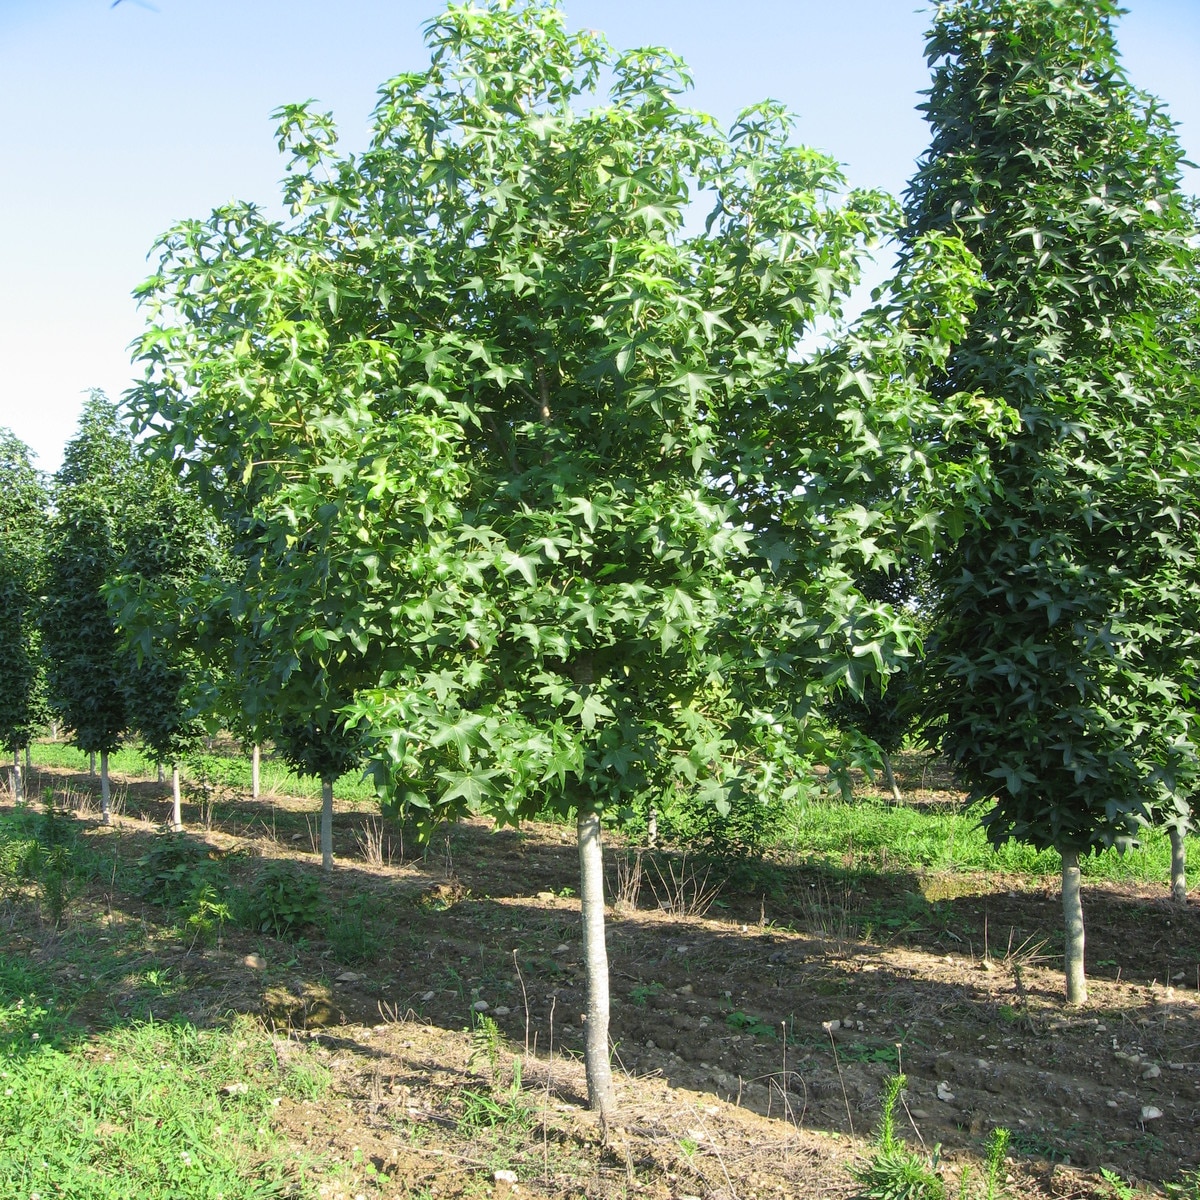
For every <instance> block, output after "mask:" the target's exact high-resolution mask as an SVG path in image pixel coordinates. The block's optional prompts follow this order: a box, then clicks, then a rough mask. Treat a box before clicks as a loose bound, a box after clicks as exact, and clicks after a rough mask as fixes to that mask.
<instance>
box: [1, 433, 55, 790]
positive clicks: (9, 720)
mask: <svg viewBox="0 0 1200 1200" xmlns="http://www.w3.org/2000/svg"><path fill="white" fill-rule="evenodd" d="M46 516H47V496H46V488H45V485H44V483H43V481H42V477H41V474H40V473H39V472H38V470H37V469H36V468H35V467H34V465H33V460H32V455H31V453H30V450H29V447H28V446H26V445H25V444H24V442H22V441H20V440H19V439H18V438H17V437H15V436H14V435H13V433H12V432H11V431H10V430H8V429H0V664H2V672H3V679H4V685H3V687H2V688H0V746H3V747H4V748H5V750H7V751H8V753H9V754H11V755H12V787H13V798H14V800H16V801H20V800H22V799H23V798H24V791H23V782H22V778H21V751H22V750H27V749H28V746H29V743H30V741H31V740H32V738H33V735H34V733H35V732H36V730H37V729H38V727H39V726H40V725H41V724H42V719H43V717H44V716H45V713H44V707H45V705H44V666H43V663H42V656H41V648H40V644H39V643H40V639H39V637H38V631H37V606H38V597H39V594H40V589H41V585H42V573H43V568H44V550H45V545H44V531H45V527H46Z"/></svg>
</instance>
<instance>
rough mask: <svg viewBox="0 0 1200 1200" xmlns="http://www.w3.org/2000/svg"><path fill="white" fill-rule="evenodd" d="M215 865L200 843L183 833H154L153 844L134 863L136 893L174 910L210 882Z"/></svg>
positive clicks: (207, 850) (207, 851) (206, 848)
mask: <svg viewBox="0 0 1200 1200" xmlns="http://www.w3.org/2000/svg"><path fill="white" fill-rule="evenodd" d="M216 866H217V864H216V863H215V862H213V860H212V859H210V857H209V848H208V847H207V846H206V845H205V844H204V843H203V842H197V841H194V840H193V839H192V838H190V837H188V836H187V834H183V833H171V832H165V833H159V834H156V835H155V838H154V845H153V846H152V847H151V848H150V850H149V851H148V852H147V853H146V854H143V855H142V857H141V858H139V859H138V860H137V869H138V876H139V880H140V887H139V889H138V891H139V894H140V895H141V896H142V897H143V898H144V899H146V900H149V901H150V902H151V903H152V904H161V905H162V906H163V907H164V908H175V907H177V906H180V905H182V904H183V903H184V902H185V901H186V900H187V899H188V898H189V897H190V896H192V895H194V894H195V893H196V891H197V890H198V889H199V888H200V887H202V886H203V885H204V884H205V883H208V882H212V881H213V877H214V876H215V875H216Z"/></svg>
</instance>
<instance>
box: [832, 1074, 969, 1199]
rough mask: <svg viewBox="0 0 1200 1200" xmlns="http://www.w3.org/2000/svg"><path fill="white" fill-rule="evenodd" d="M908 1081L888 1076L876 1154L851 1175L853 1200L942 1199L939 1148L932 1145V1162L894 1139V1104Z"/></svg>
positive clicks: (942, 1188)
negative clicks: (857, 1187) (853, 1181)
mask: <svg viewBox="0 0 1200 1200" xmlns="http://www.w3.org/2000/svg"><path fill="white" fill-rule="evenodd" d="M905 1083H907V1080H906V1079H905V1077H904V1076H903V1075H891V1076H889V1077H888V1079H887V1081H886V1082H885V1084H884V1092H883V1111H882V1114H881V1116H880V1120H879V1136H878V1138H877V1139H876V1143H875V1153H874V1154H873V1155H872V1156H871V1159H870V1161H869V1162H868V1163H866V1165H865V1166H862V1167H857V1168H855V1169H854V1170H853V1171H852V1172H851V1174H852V1175H853V1176H854V1180H855V1182H856V1183H858V1185H859V1190H858V1191H857V1192H855V1193H854V1196H855V1200H944V1198H945V1195H946V1188H945V1185H944V1184H943V1183H942V1181H941V1179H940V1178H939V1177H938V1175H937V1164H938V1154H939V1151H940V1149H941V1147H940V1146H935V1147H934V1150H933V1158H932V1161H930V1162H928V1163H927V1162H926V1161H925V1158H924V1156H923V1155H920V1154H917V1153H916V1152H915V1151H912V1150H910V1149H909V1148H908V1147H907V1146H906V1145H905V1144H904V1140H903V1139H902V1138H899V1137H897V1136H896V1104H897V1102H898V1100H899V1099H900V1093H901V1091H903V1089H904V1085H905Z"/></svg>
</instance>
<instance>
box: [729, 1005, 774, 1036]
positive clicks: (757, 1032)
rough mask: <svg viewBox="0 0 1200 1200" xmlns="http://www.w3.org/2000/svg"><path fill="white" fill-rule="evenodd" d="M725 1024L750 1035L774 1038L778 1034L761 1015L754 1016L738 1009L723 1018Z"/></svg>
mask: <svg viewBox="0 0 1200 1200" xmlns="http://www.w3.org/2000/svg"><path fill="white" fill-rule="evenodd" d="M725 1024H726V1025H728V1026H729V1028H730V1029H740V1030H741V1031H742V1032H743V1033H748V1034H750V1035H751V1036H752V1037H760V1038H774V1037H776V1036H778V1035H777V1034H776V1032H775V1029H774V1027H773V1026H771V1025H768V1024H767V1022H766V1021H764V1020H763V1019H762V1018H761V1017H754V1016H751V1015H750V1014H749V1013H745V1012H741V1011H740V1010H735V1011H734V1012H731V1013H729V1015H728V1016H726V1018H725Z"/></svg>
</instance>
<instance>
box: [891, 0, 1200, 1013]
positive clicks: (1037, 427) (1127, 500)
mask: <svg viewBox="0 0 1200 1200" xmlns="http://www.w3.org/2000/svg"><path fill="white" fill-rule="evenodd" d="M1118 12H1119V10H1118V9H1117V7H1116V5H1115V4H1114V3H1112V2H1111V0H1055V2H1050V0H955V2H953V3H947V4H943V5H941V6H940V7H939V8H938V10H937V14H936V17H935V20H934V24H933V28H932V31H931V33H930V35H929V40H928V55H929V61H930V64H931V66H932V67H933V86H932V88H931V90H930V92H929V100H928V102H927V103H926V104H925V105H924V106H923V107H924V110H925V112H926V115H927V118H928V120H929V123H930V126H931V129H932V141H931V145H930V148H929V150H928V151H927V152H926V154H925V156H924V157H923V159H922V161H921V163H920V165H919V168H918V171H917V174H916V176H915V177H914V179H913V183H912V186H911V189H910V191H909V193H908V217H909V232H908V234H907V235H906V236H907V237H908V238H909V239H910V244H912V243H911V239H916V238H919V237H920V236H921V235H924V234H927V233H929V232H930V231H946V232H953V233H956V234H958V235H959V236H961V237H962V238H963V240H964V241H965V242H966V244H967V245H968V246H969V247H970V249H971V250H972V251H973V252H974V254H975V255H976V256H977V258H978V259H979V261H980V264H981V266H982V268H983V273H984V275H985V277H986V279H987V282H988V287H987V290H986V291H984V292H982V293H981V295H980V300H979V306H978V309H977V311H976V314H975V316H974V319H973V321H972V324H971V329H970V332H969V334H968V335H967V337H966V338H965V339H964V340H963V341H962V342H961V344H960V345H958V346H957V347H956V348H955V350H954V352H953V354H952V355H951V358H950V361H949V364H948V367H947V371H946V374H945V378H944V381H943V387H944V388H945V389H946V390H947V391H958V390H963V389H967V390H979V391H982V392H983V393H985V394H988V395H992V396H996V397H1002V398H1003V399H1005V400H1006V401H1008V402H1009V403H1010V404H1011V405H1012V406H1013V407H1014V408H1016V409H1018V410H1019V412H1020V421H1021V423H1020V432H1019V434H1018V435H1017V436H1015V437H1013V438H1011V439H1010V440H1009V441H1008V443H1007V444H1006V445H1005V446H1004V447H1003V448H1001V449H998V450H997V451H996V452H995V453H994V454H993V457H992V468H993V471H994V475H995V480H996V486H995V490H994V496H993V499H992V501H991V503H990V504H989V505H988V506H987V507H986V508H985V509H984V510H983V511H982V512H981V513H980V514H979V519H977V520H974V521H972V522H971V523H970V525H969V527H968V528H967V530H966V531H965V533H964V535H963V537H962V538H961V539H960V540H959V542H958V544H957V546H956V547H955V549H954V552H953V554H951V555H947V556H945V557H944V558H942V559H941V560H940V577H939V579H938V581H937V583H938V589H939V592H940V594H941V597H942V603H941V606H940V609H939V612H938V618H937V632H936V634H935V636H934V638H933V641H932V645H931V650H930V671H929V678H930V681H931V684H932V686H931V689H930V692H929V702H930V706H931V711H932V713H934V714H936V715H937V716H938V717H940V718H941V719H942V720H943V721H944V722H945V725H944V729H943V732H942V734H941V744H942V747H943V749H944V750H945V751H946V753H947V754H948V755H949V757H950V758H951V759H952V760H953V762H954V763H955V764H956V765H957V766H958V767H959V769H960V770H961V771H962V773H963V775H964V777H965V778H966V780H967V781H968V782H969V784H970V786H971V788H972V791H973V793H974V794H975V795H976V796H978V797H986V798H990V799H992V800H993V801H994V803H993V805H992V808H991V809H990V811H989V812H988V813H987V815H986V816H985V818H984V823H985V825H986V827H987V831H988V835H989V837H990V838H991V839H992V840H993V841H994V842H997V843H999V842H1002V841H1004V840H1005V839H1007V838H1010V837H1015V838H1018V839H1020V840H1022V841H1027V842H1030V843H1031V844H1033V845H1035V846H1038V847H1051V846H1052V847H1054V848H1055V849H1057V850H1059V851H1060V852H1061V854H1062V859H1063V904H1064V916H1065V922H1066V931H1067V939H1066V973H1067V998H1068V1001H1069V1002H1071V1003H1082V1002H1083V1001H1084V999H1085V998H1086V986H1085V981H1084V957H1083V951H1084V934H1083V914H1082V908H1081V906H1080V900H1079V858H1080V856H1081V855H1085V854H1087V853H1089V852H1091V851H1093V850H1097V849H1100V848H1103V847H1107V846H1112V845H1118V846H1120V845H1123V844H1126V843H1127V842H1128V840H1129V839H1131V838H1132V837H1134V836H1135V835H1136V834H1137V832H1138V830H1139V828H1140V827H1141V826H1142V825H1143V824H1144V822H1146V821H1147V820H1148V819H1149V817H1150V815H1151V813H1152V812H1154V811H1156V810H1157V811H1160V812H1161V811H1162V810H1163V809H1164V808H1168V809H1171V810H1178V811H1179V813H1180V815H1182V812H1183V809H1184V807H1185V803H1186V802H1185V801H1184V799H1183V796H1184V795H1185V793H1186V791H1187V790H1188V787H1189V784H1188V780H1189V778H1190V776H1191V775H1192V774H1193V773H1194V770H1195V750H1194V746H1193V745H1192V741H1193V735H1192V727H1193V721H1194V718H1193V714H1192V713H1191V712H1190V711H1189V708H1188V706H1187V704H1186V692H1187V689H1188V687H1190V685H1191V681H1194V680H1195V678H1196V672H1195V658H1194V655H1195V630H1196V628H1197V616H1198V613H1197V599H1198V597H1200V592H1197V589H1196V566H1197V556H1196V551H1197V521H1198V520H1200V504H1198V503H1197V501H1198V499H1200V496H1198V494H1197V493H1198V474H1197V471H1198V466H1197V426H1196V406H1195V394H1196V388H1195V375H1194V374H1192V375H1190V377H1189V376H1187V375H1186V373H1182V372H1181V364H1180V362H1179V360H1178V359H1177V358H1176V357H1175V356H1174V355H1173V354H1172V349H1171V343H1170V339H1168V338H1166V337H1164V336H1163V329H1162V323H1161V321H1160V319H1159V310H1160V309H1167V310H1172V311H1178V309H1177V307H1175V306H1173V305H1172V303H1171V301H1172V297H1173V295H1175V294H1176V293H1177V289H1178V287H1179V286H1180V283H1181V282H1182V281H1183V280H1185V279H1187V278H1194V274H1192V267H1191V265H1190V264H1191V259H1192V255H1193V253H1194V251H1193V249H1192V244H1191V243H1190V239H1193V238H1194V236H1195V232H1196V230H1195V225H1194V223H1193V220H1192V215H1191V211H1190V208H1189V205H1188V204H1187V203H1186V202H1185V201H1184V199H1183V198H1182V196H1181V195H1180V191H1179V177H1180V176H1179V172H1180V162H1181V160H1182V151H1181V149H1180V146H1179V143H1178V141H1177V140H1176V138H1175V136H1174V133H1173V131H1172V126H1171V124H1170V122H1169V120H1168V118H1167V116H1166V114H1165V113H1164V112H1163V111H1162V109H1161V107H1160V106H1159V105H1158V104H1157V103H1156V102H1155V101H1154V100H1153V99H1152V98H1151V97H1149V96H1147V95H1145V94H1144V93H1142V92H1139V91H1137V90H1135V89H1134V88H1133V87H1132V86H1131V85H1130V83H1129V82H1128V81H1127V79H1126V77H1125V75H1124V73H1123V72H1122V70H1121V67H1120V64H1119V61H1118V58H1117V50H1116V44H1115V40H1114V36H1113V31H1112V22H1113V20H1114V19H1115V17H1116V16H1117V14H1118ZM1193 361H1194V360H1193Z"/></svg>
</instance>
